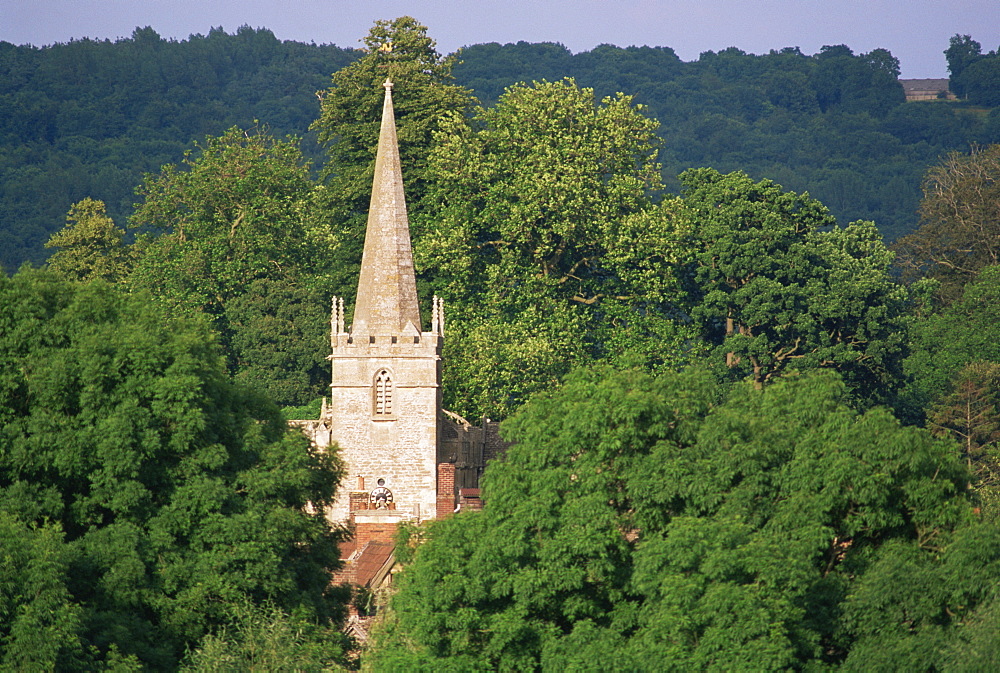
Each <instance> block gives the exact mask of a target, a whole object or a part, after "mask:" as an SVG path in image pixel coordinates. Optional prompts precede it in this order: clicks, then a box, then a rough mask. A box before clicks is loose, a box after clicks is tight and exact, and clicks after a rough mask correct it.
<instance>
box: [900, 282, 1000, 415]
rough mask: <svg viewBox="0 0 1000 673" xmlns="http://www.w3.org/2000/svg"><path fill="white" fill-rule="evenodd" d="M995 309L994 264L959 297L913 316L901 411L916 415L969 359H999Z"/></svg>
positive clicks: (945, 390) (998, 286) (998, 302)
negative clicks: (902, 409)
mask: <svg viewBox="0 0 1000 673" xmlns="http://www.w3.org/2000/svg"><path fill="white" fill-rule="evenodd" d="M998 310H1000V267H987V268H985V269H983V270H982V271H981V272H980V274H979V277H978V278H977V279H976V281H975V282H973V283H971V284H969V285H968V286H966V288H965V291H964V293H963V294H962V297H961V299H959V300H958V301H956V302H954V303H952V304H950V305H948V306H946V307H945V308H944V309H942V310H941V311H939V312H936V313H931V314H929V315H925V316H923V317H921V318H920V319H918V320H916V321H915V322H914V324H913V327H912V329H911V331H910V350H911V353H910V355H909V356H908V357H907V358H906V360H905V362H904V364H903V369H904V372H905V374H906V378H907V384H906V388H905V389H904V391H903V392H902V393H901V398H902V402H903V404H904V406H905V408H906V410H907V413H908V414H909V415H910V416H911V417H912V418H914V419H915V420H916V419H920V418H922V416H923V412H924V411H925V410H926V409H928V408H930V407H931V406H932V405H934V404H935V403H937V402H938V401H939V400H940V399H942V398H943V397H945V396H946V395H948V394H950V393H951V392H953V388H952V383H953V381H954V380H955V377H956V376H957V375H958V374H959V372H960V371H961V370H962V369H963V368H964V367H966V366H967V365H970V364H972V363H974V362H990V363H1000V344H998V343H997V340H996V338H995V336H994V334H993V332H994V324H995V322H996V321H995V318H994V316H996V314H997V311H998Z"/></svg>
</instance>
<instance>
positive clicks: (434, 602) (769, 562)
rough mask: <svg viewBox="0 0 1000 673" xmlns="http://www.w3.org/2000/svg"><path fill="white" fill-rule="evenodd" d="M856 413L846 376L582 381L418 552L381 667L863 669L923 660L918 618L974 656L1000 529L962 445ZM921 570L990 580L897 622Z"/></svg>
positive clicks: (606, 373)
mask: <svg viewBox="0 0 1000 673" xmlns="http://www.w3.org/2000/svg"><path fill="white" fill-rule="evenodd" d="M845 401H846V388H845V387H844V385H843V384H842V383H841V382H840V381H839V379H838V377H837V376H836V375H835V374H832V373H829V372H818V373H813V374H809V375H803V376H799V377H791V378H787V379H784V380H782V381H779V382H778V383H776V384H775V385H773V386H770V387H767V388H765V389H764V390H763V391H757V390H755V389H754V388H753V387H752V386H750V385H748V384H739V385H737V386H736V387H735V388H733V389H732V390H731V391H730V392H726V390H725V389H722V388H719V387H718V386H717V384H715V383H713V382H712V380H711V378H710V377H707V376H706V375H705V374H704V373H699V372H698V371H696V370H689V371H688V372H686V373H683V374H673V373H664V374H662V375H660V376H658V377H650V376H649V375H647V374H643V373H640V372H637V371H611V370H609V369H606V368H598V369H594V370H584V371H578V372H576V373H575V374H574V375H572V376H571V377H570V378H569V379H568V380H567V382H566V384H565V386H564V387H563V388H562V389H560V390H559V391H557V392H554V393H551V394H544V395H539V396H536V397H534V398H533V399H532V400H531V401H530V402H529V403H528V404H527V405H525V407H524V408H523V409H522V410H521V411H520V412H519V413H518V414H517V415H516V416H515V417H513V418H512V419H510V420H509V421H508V422H507V423H506V425H505V426H504V427H505V430H506V433H507V436H508V437H509V438H510V439H511V440H513V441H514V442H515V444H514V446H513V447H511V449H510V450H509V452H508V454H507V455H506V457H505V459H504V460H503V461H502V462H499V463H495V464H492V465H491V466H490V467H489V469H488V471H487V474H486V476H485V478H484V497H485V499H486V507H485V509H484V510H483V511H480V512H469V513H460V514H458V515H457V516H456V517H454V518H453V519H450V520H445V521H442V522H439V523H436V524H435V525H434V526H433V527H432V528H431V529H430V531H429V532H428V533H427V535H426V541H425V542H424V543H423V544H422V545H421V546H418V547H417V550H416V557H415V560H414V561H413V563H412V565H411V566H409V567H408V568H407V569H406V570H405V572H404V573H403V575H402V577H401V582H400V589H399V593H398V594H397V595H396V596H395V597H394V599H393V602H392V606H393V615H392V618H391V619H390V621H389V622H387V624H386V625H385V628H384V631H383V632H382V634H381V635H380V636H379V639H378V645H377V647H376V649H375V650H374V652H373V665H375V666H376V667H385V668H394V667H395V668H403V667H406V668H415V669H425V670H430V669H437V670H495V669H534V668H541V669H553V668H565V667H570V668H583V669H588V670H589V669H596V668H601V669H603V670H608V669H611V670H650V669H656V670H692V669H705V668H718V669H728V670H733V669H741V668H742V669H762V668H763V669H786V668H801V667H809V666H824V665H826V666H829V665H836V664H839V663H847V664H849V665H850V664H855V662H861V661H865V659H864V658H863V656H862V655H861V654H860V653H861V652H862V651H863V652H865V653H866V654H867V655H869V656H870V655H871V653H872V652H874V651H877V649H878V647H879V646H884V647H886V648H887V649H890V650H892V651H893V652H899V651H901V648H903V647H904V646H905V644H906V643H910V644H911V645H912V644H913V639H912V638H911V637H910V636H908V635H906V629H907V625H909V624H913V623H916V624H917V626H916V628H917V630H918V631H920V632H921V633H924V632H925V629H931V628H932V627H931V626H930V625H931V624H935V623H936V624H941V625H942V627H943V628H944V629H945V631H944V633H943V636H942V641H943V642H947V643H952V644H956V647H958V645H957V643H958V641H959V640H960V639H961V637H963V636H964V632H963V631H962V629H961V627H960V625H961V624H963V623H966V622H967V621H968V622H970V623H972V622H974V621H975V619H976V618H977V617H978V615H977V613H976V608H977V607H978V606H981V605H985V604H986V603H988V599H989V598H990V596H991V594H990V591H989V589H988V588H986V587H987V585H988V584H989V583H990V582H993V581H995V580H994V579H993V578H994V576H995V574H996V572H997V570H996V566H995V564H992V565H988V566H982V565H980V564H979V563H978V562H977V561H976V560H975V559H974V558H970V557H969V556H968V551H969V546H968V545H970V544H977V543H973V542H972V540H978V544H983V545H984V547H983V548H982V551H983V553H984V554H996V553H997V551H998V547H997V539H996V535H995V532H992V531H993V530H994V529H992V528H988V527H981V526H978V525H977V524H974V523H972V506H971V504H970V503H969V502H968V501H967V500H966V499H965V497H964V490H965V485H966V483H967V479H968V476H967V473H966V472H965V470H964V468H963V466H962V465H961V463H960V462H959V460H958V456H957V453H956V452H955V451H954V450H953V447H952V445H951V444H950V443H948V442H946V441H941V440H936V439H934V438H933V437H932V436H931V434H930V433H929V432H927V431H925V430H919V429H916V428H904V427H901V426H900V425H899V424H898V423H897V422H896V420H895V419H894V418H892V416H891V414H889V413H888V412H887V411H885V410H884V409H873V410H870V411H868V412H865V413H863V414H860V413H858V412H856V411H853V410H852V409H851V408H850V407H849V406H848V405H847V404H845ZM901 555H902V556H903V557H906V558H908V559H910V560H911V562H912V563H914V564H918V565H919V567H920V572H921V573H923V574H924V575H923V578H922V580H921V581H922V582H929V581H934V579H935V578H940V579H942V580H943V578H944V577H949V576H951V573H955V572H964V573H969V574H970V575H969V577H968V579H967V581H963V582H962V584H961V588H959V587H958V586H955V587H954V590H951V591H949V590H944V591H939V592H938V593H937V594H936V596H937V597H938V598H939V600H938V601H935V602H934V603H932V604H924V603H911V602H907V603H906V606H907V607H906V609H905V610H898V609H896V608H897V604H896V603H895V601H894V596H895V594H894V593H893V592H894V591H900V592H901V595H904V596H907V597H910V596H912V597H913V600H914V601H916V600H917V594H918V590H916V588H903V587H902V585H901V582H902V581H904V579H903V576H902V575H900V574H899V573H898V572H897V573H896V576H895V577H893V578H892V581H891V582H888V583H887V584H886V585H883V584H881V583H880V581H881V580H885V579H886V578H887V576H888V575H891V574H893V573H894V572H896V571H895V570H894V568H898V567H899V566H898V563H899V562H900V558H901ZM959 568H961V570H959ZM904 572H908V571H904ZM911 579H912V576H911ZM977 582H981V583H982V582H985V583H987V584H976V583H977ZM906 600H907V601H910V598H907V599H906ZM914 620H916V621H915V622H914ZM877 625H878V626H877ZM925 625H926V626H925ZM959 634H961V635H959ZM855 647H858V648H859V653H858V654H855V653H854V648H855ZM855 657H857V658H855ZM941 659H942V655H941V653H940V652H935V651H932V649H930V648H922V649H914V650H912V651H911V652H910V654H909V655H908V661H909V662H910V663H912V664H913V666H914V667H916V668H926V667H928V666H932V665H937V663H939V662H940V661H941ZM876 660H877V661H882V662H885V661H889V659H888V655H887V654H885V653H883V654H881V655H879V657H877V659H876Z"/></svg>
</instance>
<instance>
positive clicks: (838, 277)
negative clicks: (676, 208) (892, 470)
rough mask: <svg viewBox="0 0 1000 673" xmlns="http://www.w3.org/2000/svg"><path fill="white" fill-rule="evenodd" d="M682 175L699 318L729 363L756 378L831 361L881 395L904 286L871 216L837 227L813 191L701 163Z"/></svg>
mask: <svg viewBox="0 0 1000 673" xmlns="http://www.w3.org/2000/svg"><path fill="white" fill-rule="evenodd" d="M681 181H682V184H683V185H684V188H685V189H684V203H685V205H686V206H687V207H688V208H690V209H691V210H692V211H693V213H692V215H691V218H692V220H693V222H694V223H695V224H694V228H693V233H692V239H693V241H694V247H695V255H694V257H695V259H694V263H693V270H692V274H691V276H692V279H691V280H692V284H693V289H692V295H693V298H692V304H693V307H692V315H693V317H694V318H695V319H696V320H697V321H698V323H699V325H700V326H701V328H702V331H703V334H704V335H705V337H706V338H707V339H708V340H709V341H711V342H712V343H714V344H717V345H718V350H719V351H720V353H724V354H725V362H726V366H727V367H729V368H730V369H731V370H732V371H733V372H734V373H736V374H738V375H739V376H741V377H742V376H750V377H751V379H752V380H753V381H754V383H755V384H756V385H757V386H761V385H763V384H764V383H766V382H768V381H769V380H771V379H772V378H773V377H775V376H779V375H781V374H782V373H785V372H787V371H789V370H792V369H804V368H813V367H831V368H835V369H837V370H839V371H841V372H843V373H844V375H845V378H846V380H847V381H849V382H850V384H851V385H852V387H853V388H855V390H856V392H857V393H858V394H859V396H860V397H862V398H867V399H872V398H874V399H878V398H879V397H883V398H884V396H885V395H886V393H887V392H888V389H889V387H890V386H892V385H893V381H894V380H895V379H896V378H897V377H898V368H899V363H900V357H901V354H902V353H901V347H902V335H901V334H900V331H901V328H902V324H903V321H902V318H903V300H904V298H905V295H904V291H903V290H902V288H900V287H899V286H897V285H896V284H895V283H894V282H892V280H891V278H890V276H889V273H888V272H889V265H890V263H891V261H892V255H891V254H890V253H889V251H888V250H886V248H885V246H884V245H883V243H882V241H881V237H880V236H879V234H878V231H877V230H876V229H875V226H874V224H873V223H870V222H856V223H854V224H851V225H850V226H848V227H845V228H842V229H841V228H833V229H829V228H830V227H831V226H832V225H833V224H834V222H833V218H832V217H831V216H830V215H829V211H827V209H826V208H825V207H824V206H823V205H822V204H821V203H819V202H818V201H816V200H815V199H812V198H810V197H809V196H808V195H807V194H796V193H794V192H785V191H783V190H782V189H781V187H780V185H777V184H775V183H773V182H771V181H770V180H763V181H760V182H753V181H752V180H751V179H750V178H749V177H748V176H747V175H745V174H743V173H732V174H729V175H721V174H720V173H718V171H715V170H713V169H707V168H706V169H698V170H691V171H687V172H686V173H684V174H683V175H682V176H681ZM718 359H720V360H721V356H720V358H718Z"/></svg>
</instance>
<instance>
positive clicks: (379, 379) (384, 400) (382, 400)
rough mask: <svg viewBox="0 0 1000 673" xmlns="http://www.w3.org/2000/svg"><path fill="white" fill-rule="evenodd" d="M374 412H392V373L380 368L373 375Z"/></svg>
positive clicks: (384, 414)
mask: <svg viewBox="0 0 1000 673" xmlns="http://www.w3.org/2000/svg"><path fill="white" fill-rule="evenodd" d="M374 393H375V397H374V412H375V415H376V416H389V415H391V414H392V375H391V374H390V373H389V370H388V369H382V370H380V371H379V373H378V374H376V375H375V390H374Z"/></svg>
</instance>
